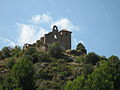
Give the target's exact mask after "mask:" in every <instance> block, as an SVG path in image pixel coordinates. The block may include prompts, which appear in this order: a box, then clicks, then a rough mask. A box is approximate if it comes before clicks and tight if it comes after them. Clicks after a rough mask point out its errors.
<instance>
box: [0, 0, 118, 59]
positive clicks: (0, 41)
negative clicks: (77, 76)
mask: <svg viewBox="0 0 120 90" xmlns="http://www.w3.org/2000/svg"><path fill="white" fill-rule="evenodd" d="M54 24H57V25H58V27H59V29H62V28H66V29H68V30H71V31H72V32H73V33H72V48H75V47H76V44H77V43H78V42H83V43H84V45H85V46H86V49H87V50H88V52H92V51H94V52H96V53H97V54H99V55H105V56H107V57H109V56H111V55H117V56H119V57H120V38H119V35H120V0H0V49H1V48H2V47H4V46H14V45H16V44H17V45H23V43H25V42H29V43H32V42H35V40H37V39H39V38H40V37H41V36H42V35H43V34H44V33H47V32H49V31H51V26H52V25H54Z"/></svg>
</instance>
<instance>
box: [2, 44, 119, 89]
mask: <svg viewBox="0 0 120 90" xmlns="http://www.w3.org/2000/svg"><path fill="white" fill-rule="evenodd" d="M119 84H120V60H119V58H118V57H117V56H113V55H112V56H111V57H109V58H106V57H105V56H100V55H98V54H96V53H94V52H89V53H87V50H86V48H85V46H84V45H83V44H82V43H79V44H78V45H77V47H76V50H66V51H64V50H62V49H61V48H60V46H59V44H56V43H54V44H52V45H51V46H50V47H49V48H48V51H46V52H44V51H40V50H37V49H36V48H34V47H30V48H28V49H26V50H24V49H21V47H19V46H15V47H14V48H11V47H4V48H3V49H2V50H1V51H0V90H120V86H119Z"/></svg>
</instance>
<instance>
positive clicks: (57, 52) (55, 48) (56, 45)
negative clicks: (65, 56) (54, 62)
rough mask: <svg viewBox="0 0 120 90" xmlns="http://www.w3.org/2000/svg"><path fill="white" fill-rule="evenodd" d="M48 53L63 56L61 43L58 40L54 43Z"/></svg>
mask: <svg viewBox="0 0 120 90" xmlns="http://www.w3.org/2000/svg"><path fill="white" fill-rule="evenodd" d="M48 54H49V55H50V56H51V57H53V58H57V59H58V58H61V57H62V49H61V48H60V44H59V43H58V42H55V43H53V44H52V45H51V46H49V48H48Z"/></svg>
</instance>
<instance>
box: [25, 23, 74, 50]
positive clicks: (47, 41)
mask: <svg viewBox="0 0 120 90" xmlns="http://www.w3.org/2000/svg"><path fill="white" fill-rule="evenodd" d="M71 33H72V32H70V31H68V30H66V29H62V30H61V31H58V28H57V26H56V25H54V26H53V29H52V32H49V33H48V34H45V35H44V36H43V37H41V38H40V40H37V41H36V43H33V44H24V47H23V48H24V49H27V48H28V47H36V48H37V49H39V50H43V51H47V47H48V46H49V45H51V44H52V43H54V42H58V43H59V44H60V46H61V48H62V49H63V50H67V49H71Z"/></svg>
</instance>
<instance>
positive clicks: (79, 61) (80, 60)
mask: <svg viewBox="0 0 120 90" xmlns="http://www.w3.org/2000/svg"><path fill="white" fill-rule="evenodd" d="M85 59H86V57H85V56H79V57H78V58H76V62H77V63H81V62H85Z"/></svg>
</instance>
